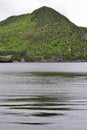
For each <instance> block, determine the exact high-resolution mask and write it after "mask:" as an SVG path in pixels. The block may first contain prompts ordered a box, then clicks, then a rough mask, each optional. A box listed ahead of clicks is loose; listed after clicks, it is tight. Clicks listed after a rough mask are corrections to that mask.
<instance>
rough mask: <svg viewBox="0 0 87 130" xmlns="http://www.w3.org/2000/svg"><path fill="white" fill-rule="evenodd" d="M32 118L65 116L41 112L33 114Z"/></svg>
mask: <svg viewBox="0 0 87 130" xmlns="http://www.w3.org/2000/svg"><path fill="white" fill-rule="evenodd" d="M32 116H37V117H53V116H64V114H62V113H46V112H40V113H35V114H32Z"/></svg>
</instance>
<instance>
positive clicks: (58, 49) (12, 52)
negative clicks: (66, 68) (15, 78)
mask: <svg viewBox="0 0 87 130" xmlns="http://www.w3.org/2000/svg"><path fill="white" fill-rule="evenodd" d="M85 32H87V31H84V29H83V28H80V27H77V26H76V25H74V24H73V23H72V22H70V21H69V20H68V19H67V18H66V17H65V16H63V15H61V14H60V13H58V12H57V11H55V10H54V9H51V8H49V7H45V6H44V7H41V8H39V9H37V10H35V11H33V12H32V13H31V14H24V15H20V16H12V17H9V18H7V19H6V20H4V21H1V22H0V61H73V60H85V59H86V39H85Z"/></svg>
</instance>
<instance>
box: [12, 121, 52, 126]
mask: <svg viewBox="0 0 87 130" xmlns="http://www.w3.org/2000/svg"><path fill="white" fill-rule="evenodd" d="M11 124H21V125H32V126H33V125H48V124H52V123H45V122H42V123H40V122H11Z"/></svg>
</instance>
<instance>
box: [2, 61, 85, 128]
mask: <svg viewBox="0 0 87 130" xmlns="http://www.w3.org/2000/svg"><path fill="white" fill-rule="evenodd" d="M48 129H50V130H87V63H85V62H83V63H0V130H48Z"/></svg>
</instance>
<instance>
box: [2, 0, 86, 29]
mask: <svg viewBox="0 0 87 130" xmlns="http://www.w3.org/2000/svg"><path fill="white" fill-rule="evenodd" d="M44 5H45V6H49V7H52V8H54V9H55V10H57V11H58V12H60V13H61V14H63V15H65V16H66V17H68V18H69V19H70V20H71V21H72V22H73V23H75V24H76V25H78V26H86V27H87V15H86V13H87V0H0V21H1V20H3V19H5V18H7V17H9V16H12V15H20V14H24V13H31V12H32V11H33V10H35V9H37V8H39V7H41V6H44Z"/></svg>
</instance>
